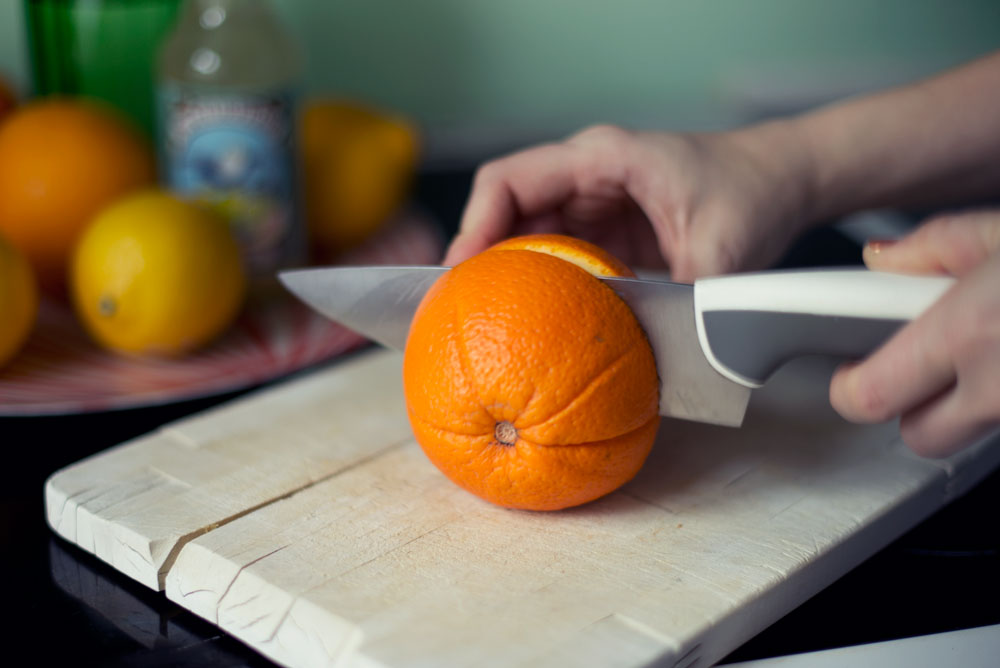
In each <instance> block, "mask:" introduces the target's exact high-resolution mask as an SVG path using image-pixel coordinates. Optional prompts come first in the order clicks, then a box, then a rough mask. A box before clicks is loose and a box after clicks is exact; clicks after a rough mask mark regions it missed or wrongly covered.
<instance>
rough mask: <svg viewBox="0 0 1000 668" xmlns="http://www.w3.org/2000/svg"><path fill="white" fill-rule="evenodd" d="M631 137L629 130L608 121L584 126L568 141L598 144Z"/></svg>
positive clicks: (615, 141)
mask: <svg viewBox="0 0 1000 668" xmlns="http://www.w3.org/2000/svg"><path fill="white" fill-rule="evenodd" d="M631 137H632V131H631V130H626V129H625V128H623V127H621V126H618V125H612V124H610V123H599V124H596V125H591V126H589V127H587V128H584V129H583V130H581V131H580V132H578V133H577V134H576V135H574V136H573V138H572V139H571V140H570V141H575V142H580V143H594V144H598V145H615V144H619V143H621V142H624V141H628V140H629V139H630V138H631Z"/></svg>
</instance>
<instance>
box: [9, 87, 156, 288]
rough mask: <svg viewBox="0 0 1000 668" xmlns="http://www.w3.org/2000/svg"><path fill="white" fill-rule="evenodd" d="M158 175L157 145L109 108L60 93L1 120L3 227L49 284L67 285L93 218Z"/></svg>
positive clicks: (27, 105)
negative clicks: (73, 255) (80, 239)
mask: <svg viewBox="0 0 1000 668" xmlns="http://www.w3.org/2000/svg"><path fill="white" fill-rule="evenodd" d="M154 177H155V173H154V161H153V153H152V149H151V148H150V147H149V146H148V145H147V143H146V142H145V141H144V140H143V139H142V138H141V137H140V135H138V134H137V132H136V131H134V130H133V129H132V128H131V126H129V125H128V123H127V122H126V121H125V120H124V119H122V118H121V117H119V116H118V115H117V113H116V112H114V111H112V110H110V109H109V108H106V107H104V106H100V105H99V104H98V103H96V102H89V101H83V100H77V99H60V98H51V99H45V100H41V101H37V102H31V103H28V104H25V105H23V106H21V107H19V108H18V109H17V110H15V111H14V112H13V113H12V114H11V115H10V116H9V117H8V118H7V119H6V120H5V121H4V122H3V124H2V125H0V233H2V234H3V235H4V236H6V237H7V239H8V240H10V242H11V243H12V244H14V246H16V247H17V248H18V249H20V251H21V252H22V253H24V254H25V255H26V256H27V257H28V260H29V261H30V262H31V264H32V265H33V266H34V268H35V272H36V274H37V276H38V280H39V283H40V284H41V285H42V287H43V288H45V289H46V290H48V291H50V292H52V291H54V292H61V291H62V290H63V288H64V285H65V272H66V267H67V263H68V260H69V257H70V253H71V251H72V249H73V245H74V244H75V242H76V240H77V238H78V237H79V235H80V233H81V232H82V231H83V229H84V227H86V225H87V223H88V222H89V221H90V219H91V217H92V216H93V215H94V214H95V213H97V211H98V210H99V209H101V208H102V207H103V206H104V205H105V204H108V203H109V202H111V201H112V200H114V199H115V198H117V197H119V196H120V195H122V194H124V193H126V192H129V191H131V190H134V189H136V188H138V187H140V186H144V185H148V184H151V183H152V182H153V180H154Z"/></svg>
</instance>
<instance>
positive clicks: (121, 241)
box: [71, 190, 246, 355]
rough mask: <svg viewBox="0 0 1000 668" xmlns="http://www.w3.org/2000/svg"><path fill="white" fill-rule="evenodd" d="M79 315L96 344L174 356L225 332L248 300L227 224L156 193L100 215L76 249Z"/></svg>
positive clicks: (75, 296) (118, 204)
mask: <svg viewBox="0 0 1000 668" xmlns="http://www.w3.org/2000/svg"><path fill="white" fill-rule="evenodd" d="M71 287H72V294H73V301H74V305H75V306H76V310H77V313H78V314H79V316H80V319H81V320H82V321H83V323H84V325H85V326H86V328H87V330H88V331H89V332H90V334H91V335H92V336H93V337H94V338H95V339H96V340H97V341H98V342H99V343H101V344H102V345H104V346H106V347H107V348H110V349H112V350H116V351H119V352H125V353H137V354H154V355H179V354H182V353H185V352H188V351H190V350H193V349H195V348H197V347H199V346H201V345H203V344H205V343H208V342H209V341H210V340H212V339H213V338H215V337H216V336H217V335H219V334H220V333H222V332H223V331H224V330H225V329H226V328H227V327H228V326H229V325H230V324H231V323H232V321H233V319H234V318H235V317H236V315H237V313H238V312H239V309H240V306H241V305H242V302H243V297H244V294H245V292H246V276H245V274H244V269H243V264H242V261H241V258H240V250H239V246H238V245H237V242H236V240H235V239H234V238H233V236H232V233H231V232H230V229H229V226H228V224H227V221H226V220H225V219H224V218H222V217H221V216H219V215H218V214H216V213H213V212H211V211H209V210H207V209H204V208H202V207H200V206H198V205H195V204H193V203H190V202H185V201H183V200H181V199H178V198H177V197H175V196H173V195H170V194H168V193H165V192H162V191H158V190H148V191H141V192H138V193H135V194H132V195H128V196H126V197H125V198H123V199H120V200H118V201H116V202H115V203H113V204H111V205H110V206H109V207H107V208H105V209H103V210H102V211H101V212H100V213H99V214H98V215H97V216H96V218H94V220H93V222H92V223H91V224H90V225H89V226H88V227H87V229H86V231H85V232H84V234H83V237H82V238H81V239H80V243H79V244H78V246H77V247H76V252H75V255H74V258H73V266H72V283H71Z"/></svg>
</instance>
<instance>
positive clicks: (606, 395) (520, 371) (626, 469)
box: [403, 235, 660, 510]
mask: <svg viewBox="0 0 1000 668" xmlns="http://www.w3.org/2000/svg"><path fill="white" fill-rule="evenodd" d="M598 275H604V276H622V275H625V276H630V275H632V273H631V271H629V270H628V268H627V267H626V266H625V265H623V264H622V263H621V262H619V261H618V260H617V259H616V258H614V257H612V256H610V255H609V254H607V253H606V252H604V251H603V250H601V249H600V248H598V247H597V246H594V245H592V244H589V243H586V242H583V241H579V240H576V239H571V238H569V237H561V236H557V235H539V236H533V237H522V238H516V239H511V240H508V241H505V242H501V243H500V244H498V245H496V246H494V247H492V248H490V249H489V250H486V251H484V252H482V253H480V254H479V255H476V256H474V257H472V258H470V259H469V260H467V261H465V262H463V263H461V264H459V265H458V266H457V267H455V268H454V269H452V270H451V271H449V272H447V273H446V274H445V275H444V276H442V277H441V279H440V280H438V282H437V283H435V284H434V286H433V287H432V288H431V289H430V291H428V293H427V295H426V296H425V297H424V299H423V301H422V302H421V304H420V307H419V309H418V310H417V314H416V316H415V318H414V320H413V323H412V325H411V327H410V333H409V337H408V339H407V342H406V351H405V354H404V358H403V387H404V394H405V397H406V405H407V411H408V414H409V417H410V424H411V425H412V428H413V432H414V434H415V436H416V439H417V441H418V442H419V443H420V445H421V447H422V448H423V449H424V451H425V452H426V453H427V455H428V457H429V458H430V459H431V461H432V462H433V463H434V464H435V465H436V466H437V467H438V468H439V469H441V471H442V472H443V473H444V474H445V475H446V476H448V477H449V478H451V479H452V480H453V481H454V482H456V483H457V484H459V485H460V486H462V487H464V488H465V489H467V490H469V491H471V492H472V493H474V494H476V495H478V496H481V497H483V498H485V499H487V500H489V501H491V502H493V503H496V504H499V505H502V506H508V507H512V508H524V509H531V510H555V509H560V508H566V507H569V506H574V505H578V504H581V503H585V502H587V501H591V500H593V499H596V498H598V497H600V496H603V495H604V494H607V493H609V492H611V491H613V490H614V489H617V488H618V487H619V486H620V485H622V484H624V483H625V482H627V481H628V480H630V479H631V478H632V477H633V476H634V475H635V474H636V473H637V472H638V470H639V468H640V467H641V466H642V464H643V462H644V461H645V459H646V456H647V455H648V454H649V451H650V449H651V448H652V445H653V440H654V438H655V436H656V431H657V427H658V425H659V422H660V416H659V414H658V407H659V389H658V388H659V384H658V380H657V371H656V362H655V360H654V358H653V352H652V349H651V347H650V345H649V341H648V340H647V339H646V335H645V333H644V332H643V331H642V329H641V327H640V326H639V323H638V321H637V320H636V318H635V315H634V314H633V313H632V311H631V310H630V309H629V307H628V305H627V304H626V303H625V302H624V301H623V300H622V299H621V298H620V297H618V295H616V294H615V293H614V291H613V290H612V289H611V288H609V287H608V286H607V285H605V284H603V283H602V282H600V281H599V280H597V278H595V276H598Z"/></svg>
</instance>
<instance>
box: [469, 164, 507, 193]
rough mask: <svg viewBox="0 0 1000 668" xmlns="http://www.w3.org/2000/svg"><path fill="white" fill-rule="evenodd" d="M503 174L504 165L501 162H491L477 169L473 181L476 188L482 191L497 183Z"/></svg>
mask: <svg viewBox="0 0 1000 668" xmlns="http://www.w3.org/2000/svg"><path fill="white" fill-rule="evenodd" d="M502 172H503V165H502V163H501V161H500V160H491V161H490V162H486V163H483V164H482V165H480V166H479V168H477V169H476V174H475V176H474V177H473V179H472V185H473V187H474V188H477V189H482V188H486V187H488V186H490V185H491V184H493V183H496V182H497V180H499V178H500V175H501V173H502Z"/></svg>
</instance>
